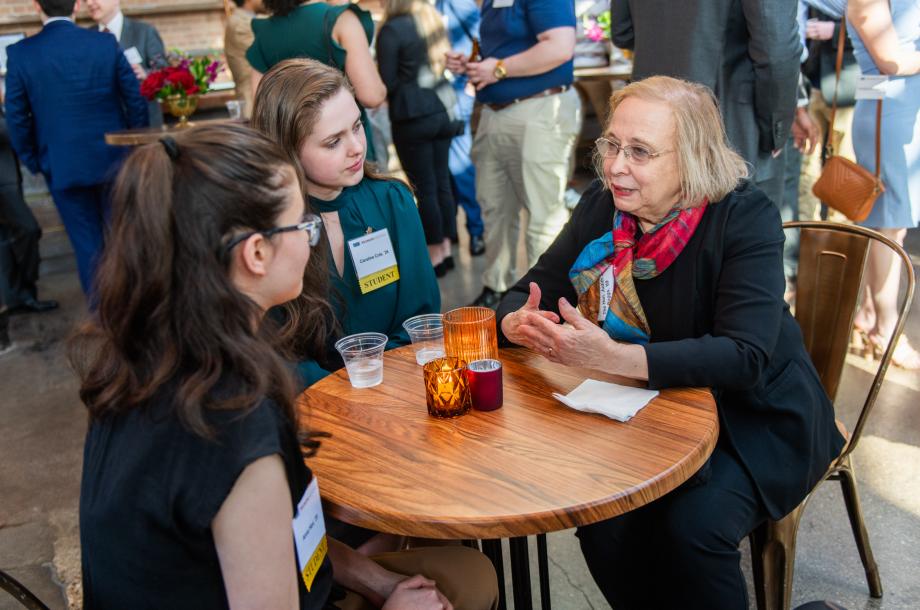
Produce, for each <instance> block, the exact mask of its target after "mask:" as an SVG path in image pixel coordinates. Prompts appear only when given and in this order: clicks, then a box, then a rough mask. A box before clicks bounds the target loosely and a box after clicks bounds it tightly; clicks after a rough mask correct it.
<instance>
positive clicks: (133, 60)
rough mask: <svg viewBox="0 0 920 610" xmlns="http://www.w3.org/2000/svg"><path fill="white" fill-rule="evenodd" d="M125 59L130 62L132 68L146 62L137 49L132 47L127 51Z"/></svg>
mask: <svg viewBox="0 0 920 610" xmlns="http://www.w3.org/2000/svg"><path fill="white" fill-rule="evenodd" d="M125 59H127V60H128V63H129V64H131V65H132V66H136V65H138V64H142V63H144V60H143V59H141V54H140V52H138V50H137V47H131V48H130V49H125Z"/></svg>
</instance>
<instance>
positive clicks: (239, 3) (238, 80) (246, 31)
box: [93, 0, 265, 119]
mask: <svg viewBox="0 0 920 610" xmlns="http://www.w3.org/2000/svg"><path fill="white" fill-rule="evenodd" d="M93 1H98V0H93ZM233 3H234V4H235V5H236V8H234V9H233V12H232V13H230V16H229V17H228V18H227V27H226V28H225V29H224V55H226V57H227V67H228V68H230V74H232V75H233V83H234V85H236V96H237V99H239V100H240V101H241V102H243V117H244V118H247V119H248V118H249V117H250V116H251V115H252V66H251V65H249V60H247V59H246V51H248V50H249V47H251V46H252V41H253V40H254V39H255V34H253V32H252V20H253V18H254V17H255V16H256V15H257V14H261V13H264V12H265V6H264V5H263V4H262V0H233Z"/></svg>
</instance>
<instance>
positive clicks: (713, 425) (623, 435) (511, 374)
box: [299, 346, 719, 609]
mask: <svg viewBox="0 0 920 610" xmlns="http://www.w3.org/2000/svg"><path fill="white" fill-rule="evenodd" d="M499 358H500V359H501V361H502V366H503V376H504V379H503V381H504V406H503V407H502V408H500V409H498V410H496V411H491V412H480V411H475V410H472V411H470V412H469V413H468V414H466V415H464V416H462V417H458V418H454V419H437V418H434V417H431V416H429V415H428V411H427V408H426V406H425V390H424V384H423V381H422V367H420V366H419V365H418V364H416V362H415V352H414V350H413V348H412V346H407V347H402V348H399V349H395V350H391V351H388V352H386V353H385V354H384V377H383V383H382V384H380V385H378V386H376V387H373V388H364V389H355V388H353V387H351V384H350V383H349V381H348V375H347V373H346V371H345V370H344V369H342V370H339V371H337V372H335V373H333V374H332V375H330V376H328V377H326V378H325V379H323V380H322V381H320V382H318V383H316V384H314V385H313V386H311V387H310V388H309V389H307V390H306V391H305V392H304V393H303V395H302V396H301V399H300V405H299V408H300V414H301V424H302V425H304V426H306V427H309V428H312V429H314V430H321V431H325V432H329V433H331V434H332V437H331V438H328V439H324V440H323V443H322V446H321V447H320V449H319V452H318V453H317V455H316V456H315V457H313V458H310V459H309V460H308V462H307V463H308V465H309V466H310V467H311V468H312V469H313V472H314V473H315V474H316V476H317V478H318V480H319V486H320V492H321V494H322V497H323V504H324V508H325V511H326V513H327V514H329V515H332V516H334V517H336V518H338V519H341V520H342V521H345V522H347V523H351V524H353V525H359V526H362V527H366V528H369V529H373V530H377V531H382V532H390V533H395V534H403V535H408V536H416V537H421V538H444V539H461V538H467V539H468V538H473V539H481V540H483V551H485V552H486V554H488V555H489V556H490V558H491V559H492V560H493V563H494V564H495V567H496V571H497V572H498V574H499V585H500V590H501V606H500V607H502V608H503V607H504V576H503V574H502V560H501V544H500V542H499V541H498V540H495V539H498V538H510V539H511V540H510V548H511V568H512V581H513V583H514V597H515V608H517V609H526V608H530V607H531V593H530V573H529V569H530V568H529V562H528V559H527V557H528V552H527V538H526V536H528V535H531V534H537V535H538V536H537V547H538V560H539V571H540V590H541V596H540V597H541V601H542V607H543V608H545V609H548V608H549V568H548V562H547V558H546V538H545V535H544V534H545V533H546V532H552V531H557V530H563V529H567V528H571V527H576V526H579V525H588V524H591V523H595V522H597V521H601V520H603V519H608V518H610V517H615V516H617V515H620V514H623V513H625V512H627V511H630V510H632V509H634V508H638V507H639V506H642V505H644V504H646V503H648V502H651V501H652V500H654V499H656V498H658V497H660V496H662V495H664V494H666V493H668V492H669V491H671V490H672V489H674V488H675V487H677V486H678V485H680V484H681V483H683V482H684V481H685V480H687V479H688V478H689V477H690V476H691V475H692V474H693V473H695V472H696V471H697V469H699V467H700V466H702V464H703V463H704V462H705V461H706V459H707V458H708V457H709V454H710V453H712V450H713V448H714V447H715V444H716V439H717V438H718V434H719V423H718V418H717V415H716V406H715V401H714V400H713V397H712V394H711V393H710V392H709V391H708V390H705V389H691V388H681V389H671V390H664V391H662V392H661V393H660V394H659V395H658V396H657V397H656V398H655V399H653V400H652V401H651V402H650V403H649V404H648V405H647V406H646V407H645V408H644V409H642V410H641V411H640V412H639V413H638V414H637V415H636V416H635V417H634V418H632V419H631V420H630V421H628V422H625V423H621V422H617V421H613V420H611V419H608V418H606V417H604V416H602V415H596V414H587V413H581V412H579V411H574V410H572V409H569V408H568V407H566V406H565V405H563V404H562V403H560V402H559V401H557V400H556V399H555V398H553V397H552V393H553V392H560V393H563V394H567V393H568V392H570V391H571V390H573V389H574V388H575V387H576V386H578V385H579V384H580V383H581V382H582V381H584V380H585V379H589V378H590V379H597V380H600V381H609V382H614V383H620V384H624V385H628V384H631V385H640V384H638V383H636V382H631V381H629V380H626V379H622V378H618V377H615V376H612V375H605V374H602V373H599V372H597V371H590V370H587V369H575V368H568V367H565V366H562V365H558V364H554V363H552V362H549V361H548V360H546V359H545V358H543V357H542V356H540V355H538V354H536V353H534V352H531V351H529V350H525V349H521V348H518V349H503V350H500V354H499Z"/></svg>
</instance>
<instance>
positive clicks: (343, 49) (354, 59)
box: [246, 0, 387, 161]
mask: <svg viewBox="0 0 920 610" xmlns="http://www.w3.org/2000/svg"><path fill="white" fill-rule="evenodd" d="M265 8H266V9H267V10H268V11H269V12H270V13H271V17H269V18H268V19H256V20H253V22H252V31H253V34H255V40H254V41H253V43H252V46H251V47H249V50H248V51H247V52H246V59H247V61H249V63H250V65H252V68H253V76H252V90H253V94H254V93H255V91H256V88H257V87H258V86H259V81H260V80H261V78H262V75H263V74H265V73H266V72H268V71H269V70H270V69H271V68H272V67H273V66H275V65H276V64H278V63H280V62H282V61H284V60H285V59H290V58H293V57H309V58H310V59H315V60H317V61H321V62H323V63H324V64H326V65H327V66H332V67H334V68H338V69H339V70H341V71H342V72H344V73H345V74H346V75H348V80H349V81H351V84H352V87H353V92H354V95H355V99H357V101H358V104H359V108H360V111H361V123H362V124H363V125H364V129H365V132H366V136H367V138H368V140H367V154H366V156H367V159H368V160H369V161H375V160H376V159H377V156H376V155H375V153H374V147H373V142H372V140H371V138H370V134H371V131H370V122H369V120H368V117H367V113H366V112H365V111H364V109H365V108H376V107H377V106H379V105H380V104H382V103H383V102H385V101H386V95H387V90H386V87H385V86H384V84H383V81H382V80H381V79H380V73H379V72H377V64H376V63H375V62H374V59H373V57H372V56H371V50H370V43H371V40H372V39H373V37H374V22H373V20H372V19H371V14H370V13H368V12H367V11H365V10H364V9H362V8H361V7H359V6H358V5H357V4H351V3H349V2H346V3H344V4H341V3H337V4H336V3H330V2H320V1H318V0H307V1H306V2H304V1H302V0H265Z"/></svg>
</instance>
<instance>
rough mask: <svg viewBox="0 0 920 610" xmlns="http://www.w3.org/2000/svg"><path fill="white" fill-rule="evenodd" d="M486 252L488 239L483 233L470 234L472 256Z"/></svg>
mask: <svg viewBox="0 0 920 610" xmlns="http://www.w3.org/2000/svg"><path fill="white" fill-rule="evenodd" d="M485 252H486V240H484V239H483V238H482V235H473V236H470V256H480V255H482V254H485Z"/></svg>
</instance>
